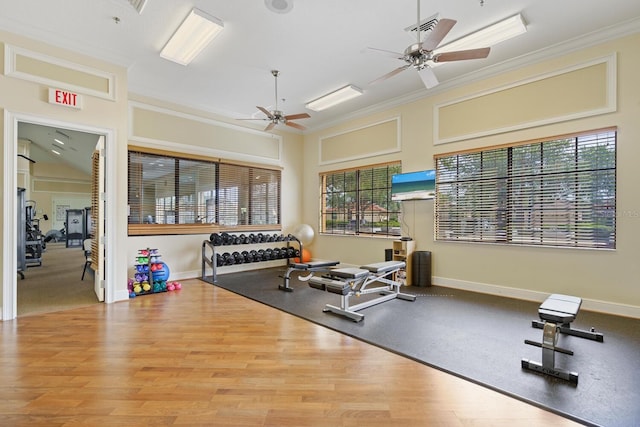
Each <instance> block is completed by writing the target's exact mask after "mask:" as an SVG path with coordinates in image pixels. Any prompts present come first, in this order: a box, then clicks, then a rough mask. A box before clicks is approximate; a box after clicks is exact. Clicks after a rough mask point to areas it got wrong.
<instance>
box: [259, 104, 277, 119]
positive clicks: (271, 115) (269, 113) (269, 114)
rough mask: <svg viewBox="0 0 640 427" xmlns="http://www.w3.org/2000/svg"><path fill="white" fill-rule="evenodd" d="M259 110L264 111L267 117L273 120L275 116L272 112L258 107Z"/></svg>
mask: <svg viewBox="0 0 640 427" xmlns="http://www.w3.org/2000/svg"><path fill="white" fill-rule="evenodd" d="M256 108H257V109H258V110H260V111H262V112H263V113H265V114H266V115H267V117H269V118H270V119H273V114H271V112H270V111H269V110H267V109H266V108H264V107H256Z"/></svg>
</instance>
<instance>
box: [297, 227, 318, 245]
mask: <svg viewBox="0 0 640 427" xmlns="http://www.w3.org/2000/svg"><path fill="white" fill-rule="evenodd" d="M291 234H293V235H294V236H296V238H297V239H298V240H300V243H302V244H303V245H304V246H309V245H310V244H311V243H312V242H313V238H314V237H315V233H314V231H313V228H311V226H310V225H309V224H300V225H298V226H297V227H296V228H294V229H293V232H292V233H291Z"/></svg>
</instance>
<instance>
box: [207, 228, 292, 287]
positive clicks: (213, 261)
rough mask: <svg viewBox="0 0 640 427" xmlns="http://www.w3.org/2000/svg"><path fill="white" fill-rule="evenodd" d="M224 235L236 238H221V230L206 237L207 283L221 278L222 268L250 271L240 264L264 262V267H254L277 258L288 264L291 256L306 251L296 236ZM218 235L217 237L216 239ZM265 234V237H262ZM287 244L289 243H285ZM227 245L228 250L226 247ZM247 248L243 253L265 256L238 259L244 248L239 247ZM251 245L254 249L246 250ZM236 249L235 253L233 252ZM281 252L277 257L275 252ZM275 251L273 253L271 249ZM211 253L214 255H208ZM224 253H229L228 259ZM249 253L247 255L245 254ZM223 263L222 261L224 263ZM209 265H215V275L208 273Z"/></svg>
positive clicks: (213, 266) (213, 271)
mask: <svg viewBox="0 0 640 427" xmlns="http://www.w3.org/2000/svg"><path fill="white" fill-rule="evenodd" d="M222 234H223V235H226V236H230V238H231V239H232V240H230V241H229V240H227V241H221V240H220V239H218V238H217V237H218V236H219V235H217V233H213V234H212V235H211V238H210V239H209V240H204V241H203V242H202V275H201V280H202V281H205V282H207V283H211V284H216V283H217V281H218V268H227V267H235V268H236V269H237V271H241V270H248V268H242V267H240V268H239V266H249V265H252V266H255V265H256V264H257V263H259V264H261V266H260V267H254V268H267V267H271V266H273V265H274V263H273V262H274V261H279V260H287V264H288V263H289V259H290V258H294V257H296V256H300V254H302V243H301V242H300V241H299V240H298V239H297V238H296V237H295V236H293V235H291V234H289V235H287V236H285V235H283V234H277V233H276V234H273V235H269V234H264V235H263V234H262V233H258V234H257V235H250V236H254V237H253V238H251V237H249V236H244V235H243V234H241V235H237V236H236V235H231V234H227V233H222ZM214 235H216V236H215V238H214ZM259 236H262V237H259ZM284 244H286V246H284ZM222 248H224V249H222ZM241 248H244V249H245V250H243V251H242V253H245V252H246V253H247V254H249V255H251V253H253V252H255V253H256V254H259V253H260V254H263V255H262V256H250V257H249V258H250V260H248V261H247V260H245V258H244V256H243V257H242V260H240V259H238V256H237V255H236V256H233V254H238V255H240V254H241V253H240V251H238V250H236V249H241ZM248 248H251V251H250V252H249V251H247V250H246V249H248ZM258 248H259V249H258ZM285 248H286V251H285V252H286V253H285V254H283V253H282V252H283V250H284V249H285ZM232 250H233V253H232V252H231V251H232ZM276 250H277V251H278V253H279V254H280V255H279V256H277V257H275V256H274V255H273V254H274V253H275V251H276ZM270 251H271V252H270ZM208 252H210V253H211V255H207V254H208ZM221 252H224V255H227V254H228V256H227V257H226V258H225V257H224V256H223V253H221ZM267 253H269V254H270V256H268V257H266V256H264V254H267ZM245 256H246V255H245ZM229 257H233V261H231V260H230V259H229ZM221 262H222V263H221ZM207 267H209V268H211V271H212V274H211V275H210V276H207V274H206V270H207Z"/></svg>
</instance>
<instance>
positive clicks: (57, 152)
mask: <svg viewBox="0 0 640 427" xmlns="http://www.w3.org/2000/svg"><path fill="white" fill-rule="evenodd" d="M51 152H52V153H53V154H57V155H58V156H61V155H62V154H60V152H59V151H56V150H54V149H51Z"/></svg>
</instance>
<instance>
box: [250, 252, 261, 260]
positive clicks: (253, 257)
mask: <svg viewBox="0 0 640 427" xmlns="http://www.w3.org/2000/svg"><path fill="white" fill-rule="evenodd" d="M249 256H250V257H251V262H256V261H260V260H259V259H258V251H256V250H255V249H252V250H250V251H249Z"/></svg>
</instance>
